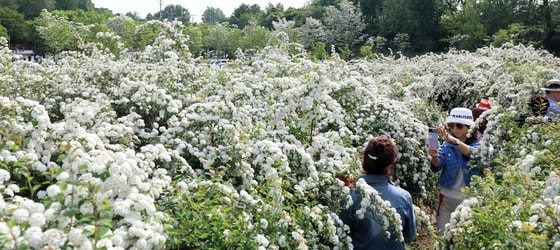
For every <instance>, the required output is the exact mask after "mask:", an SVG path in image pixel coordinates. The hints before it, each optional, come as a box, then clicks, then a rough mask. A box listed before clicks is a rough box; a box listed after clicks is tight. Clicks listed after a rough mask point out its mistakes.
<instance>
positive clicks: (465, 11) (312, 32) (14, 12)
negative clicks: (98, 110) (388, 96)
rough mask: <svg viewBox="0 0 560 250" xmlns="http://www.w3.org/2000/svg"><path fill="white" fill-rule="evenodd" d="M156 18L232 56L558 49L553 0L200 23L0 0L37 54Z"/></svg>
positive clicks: (169, 14)
mask: <svg viewBox="0 0 560 250" xmlns="http://www.w3.org/2000/svg"><path fill="white" fill-rule="evenodd" d="M43 10H47V11H45V12H43ZM159 19H169V20H178V21H181V22H183V23H185V24H186V25H185V30H184V33H185V34H186V35H189V36H190V44H189V46H190V50H191V51H192V52H193V53H199V54H200V55H212V56H214V57H234V55H235V51H236V50H237V49H238V48H241V49H242V50H243V51H244V52H251V51H257V50H259V49H261V48H263V47H264V46H265V45H266V44H268V43H269V42H270V41H271V38H273V37H276V36H275V34H277V33H279V32H281V31H282V32H284V33H286V34H287V35H288V37H289V39H290V41H291V42H296V43H300V44H302V45H303V46H305V48H306V49H307V51H309V52H310V54H311V55H312V56H313V57H314V58H317V59H323V58H326V57H328V56H329V54H330V53H331V52H332V51H331V49H332V48H335V49H336V50H337V51H336V52H337V53H338V54H339V55H340V56H341V57H342V58H344V59H351V58H355V57H360V56H371V55H373V54H375V53H397V52H398V53H401V54H404V55H407V56H413V55H419V54H425V53H428V52H444V51H447V50H448V49H449V48H457V49H464V50H469V51H474V50H475V49H477V48H480V47H483V46H501V45H502V44H504V43H506V42H513V43H522V44H525V45H532V46H534V47H536V48H543V49H546V50H548V51H549V52H551V53H553V54H555V55H559V54H560V2H559V1H553V0H544V1H543V0H539V1H535V0H478V1H477V0H312V1H310V2H309V4H307V5H306V6H304V7H302V8H292V7H290V8H285V7H284V6H283V5H282V4H276V5H274V4H269V5H268V6H266V8H265V9H264V10H263V9H261V8H260V7H259V5H256V4H253V5H247V4H241V5H240V6H239V7H237V8H236V9H235V10H234V11H233V13H232V14H231V16H229V17H226V16H225V14H224V13H223V11H222V10H221V9H219V8H215V7H207V9H206V11H205V12H204V13H203V15H202V16H201V20H202V22H201V23H199V22H194V16H193V15H191V13H190V12H189V11H188V7H183V6H181V5H168V6H165V8H163V9H161V11H160V10H156V11H155V12H154V13H150V14H148V15H146V16H145V17H140V16H139V15H138V14H137V13H132V12H130V13H127V14H126V15H115V14H113V13H112V12H111V11H110V10H108V9H105V8H96V7H95V6H94V4H93V3H92V1H91V0H0V36H3V37H6V38H8V40H9V45H10V47H11V48H16V47H17V48H19V49H22V48H25V49H32V50H34V51H35V52H36V53H38V54H44V53H49V54H57V53H58V52H61V51H65V50H79V49H80V45H81V44H85V43H84V42H85V41H95V40H98V41H100V42H103V41H104V40H107V35H110V34H116V35H118V36H119V37H120V43H119V44H115V45H114V46H113V49H114V52H115V53H118V51H119V49H122V48H123V46H124V47H125V48H128V49H130V50H141V49H144V48H145V46H146V45H147V44H151V43H152V42H153V40H154V39H155V38H156V37H157V35H158V32H159V31H158V28H157V27H156V28H154V26H144V24H145V23H146V22H149V21H151V20H159ZM139 27H146V28H139ZM100 32H101V33H100Z"/></svg>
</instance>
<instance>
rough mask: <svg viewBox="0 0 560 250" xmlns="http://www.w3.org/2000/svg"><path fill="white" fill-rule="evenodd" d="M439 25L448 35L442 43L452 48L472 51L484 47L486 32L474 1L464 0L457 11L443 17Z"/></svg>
mask: <svg viewBox="0 0 560 250" xmlns="http://www.w3.org/2000/svg"><path fill="white" fill-rule="evenodd" d="M441 24H442V26H443V27H444V28H445V29H446V31H447V33H448V36H447V37H445V38H444V39H443V41H446V42H448V43H449V44H450V45H451V46H452V47H455V48H458V49H464V50H470V51H473V50H475V49H477V48H479V47H481V46H483V45H484V38H486V30H485V28H484V25H483V24H482V22H481V17H480V10H479V9H478V5H477V3H476V0H465V3H464V4H463V5H462V7H461V9H460V10H459V11H457V12H455V13H453V14H451V13H450V14H449V15H444V17H443V18H442V19H441Z"/></svg>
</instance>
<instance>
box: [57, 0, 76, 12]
mask: <svg viewBox="0 0 560 250" xmlns="http://www.w3.org/2000/svg"><path fill="white" fill-rule="evenodd" d="M78 1H79V0H56V3H55V9H57V10H75V9H78Z"/></svg>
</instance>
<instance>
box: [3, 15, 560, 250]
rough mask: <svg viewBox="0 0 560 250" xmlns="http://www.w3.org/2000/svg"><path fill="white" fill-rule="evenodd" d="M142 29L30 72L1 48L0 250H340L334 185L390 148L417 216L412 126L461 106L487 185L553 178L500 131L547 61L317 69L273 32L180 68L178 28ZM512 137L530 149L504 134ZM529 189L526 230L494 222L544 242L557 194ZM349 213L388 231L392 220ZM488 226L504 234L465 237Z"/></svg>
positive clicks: (419, 140) (477, 59)
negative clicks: (469, 114) (529, 230)
mask: <svg viewBox="0 0 560 250" xmlns="http://www.w3.org/2000/svg"><path fill="white" fill-rule="evenodd" d="M150 27H156V28H154V29H153V30H156V31H158V32H160V33H159V36H158V37H157V38H155V39H154V42H153V43H152V44H149V45H147V46H146V48H145V49H144V50H141V51H128V50H126V49H125V48H123V47H122V46H121V45H120V43H119V38H118V37H116V36H111V35H110V34H100V35H99V37H100V38H103V39H102V42H103V43H88V44H84V45H83V48H81V50H80V51H79V52H76V51H67V52H63V53H61V54H59V55H58V56H57V60H56V61H55V60H45V61H44V62H43V63H42V64H34V63H31V62H24V61H16V62H12V61H11V52H10V51H9V50H7V49H6V48H5V46H6V41H5V40H4V41H3V43H0V44H1V45H2V46H1V48H0V62H2V63H1V64H0V93H2V96H1V97H0V114H1V117H2V120H1V121H0V191H1V192H0V194H1V195H0V198H1V199H0V244H1V245H2V248H4V249H16V248H25V247H28V248H34V249H36V248H43V247H52V248H79V249H149V248H152V249H161V248H213V247H218V246H228V247H231V248H235V247H239V246H249V247H250V248H267V249H268V248H270V249H280V248H284V249H286V248H288V249H292V248H299V249H307V248H340V249H346V248H350V244H351V242H350V238H349V236H348V231H346V229H345V227H344V225H343V224H342V222H341V221H340V220H339V218H338V216H337V214H338V212H339V211H340V209H341V207H340V204H341V201H342V200H345V199H347V196H348V192H349V187H347V186H345V185H344V182H343V181H341V180H339V178H338V177H340V176H344V178H347V179H357V177H358V176H359V175H360V174H361V173H362V170H361V166H360V152H361V150H362V148H363V146H364V143H365V142H367V140H368V139H369V138H371V137H373V136H379V135H388V136H389V137H391V138H392V139H393V140H394V141H395V143H396V144H397V147H398V149H399V156H398V160H397V163H396V165H395V168H394V170H395V171H394V172H395V173H394V178H393V179H394V181H395V183H396V184H397V185H399V186H401V187H403V188H405V189H407V190H408V191H409V192H410V193H411V194H412V196H413V200H414V202H415V204H417V205H418V207H417V208H416V210H417V211H420V210H419V207H428V208H432V209H433V208H435V200H436V194H437V192H438V190H437V185H436V181H435V180H436V176H435V175H433V174H431V172H430V171H429V163H430V161H429V157H428V154H427V149H426V146H425V145H426V138H427V130H428V129H427V128H428V127H432V126H435V125H439V124H440V123H441V122H442V121H443V119H444V118H445V116H446V110H447V109H449V108H450V107H453V106H459V105H460V106H466V107H471V106H473V104H474V103H477V102H478V100H479V98H480V97H482V96H490V97H491V98H490V100H491V102H492V105H493V106H494V107H495V108H494V109H492V110H491V112H488V113H487V114H485V118H486V119H488V121H489V122H488V128H487V130H486V131H487V133H488V135H492V136H488V137H485V138H484V140H483V147H482V148H484V146H486V147H487V146H488V145H492V146H493V147H494V148H495V149H496V153H495V154H494V155H492V156H488V155H485V154H482V152H483V151H484V150H481V151H480V152H478V154H479V155H481V156H483V157H485V158H484V160H483V161H481V162H482V164H486V165H483V166H481V167H485V166H488V165H491V166H492V167H493V169H494V172H495V176H497V177H499V178H497V179H496V180H497V181H496V182H495V183H496V184H495V185H497V186H500V185H502V183H506V184H509V182H508V181H511V182H512V183H516V182H515V181H521V180H524V179H519V178H518V177H519V176H517V177H515V178H513V177H511V176H515V174H512V172H513V173H515V171H517V172H519V170H515V169H512V168H511V166H523V167H520V168H521V169H523V170H524V171H525V170H527V169H529V170H527V171H528V172H529V173H534V175H535V178H536V177H538V178H539V179H538V180H539V181H540V182H544V181H545V180H547V179H549V182H551V183H552V182H554V180H555V177H554V175H553V172H554V171H552V170H551V169H549V168H547V169H545V168H544V167H543V166H540V171H537V170H536V169H535V168H534V167H531V166H533V165H531V164H534V162H539V161H540V160H541V159H555V158H552V157H553V156H551V154H550V153H549V152H548V151H546V150H545V149H544V148H540V149H539V151H538V152H537V151H536V150H537V149H536V148H534V147H536V146H535V145H537V143H536V142H541V139H539V138H541V137H540V135H541V133H544V132H550V131H548V130H542V131H541V130H531V128H527V127H522V128H521V129H520V130H519V131H517V130H515V129H514V128H516V127H518V125H517V124H515V122H518V121H519V119H521V117H522V116H523V115H524V114H526V113H528V112H527V111H528V109H527V108H526V107H525V103H526V100H525V98H526V97H528V96H529V94H531V93H532V92H534V91H536V90H537V89H538V86H536V84H535V83H541V82H544V81H545V80H547V79H548V78H551V77H556V76H559V73H558V71H557V69H558V68H559V67H558V66H559V65H560V63H559V61H558V59H557V58H554V57H552V56H550V55H548V54H545V53H541V52H540V51H537V50H535V49H533V48H526V47H523V46H515V47H514V46H511V45H508V46H504V47H502V48H484V49H481V50H479V51H476V52H474V53H467V52H461V51H453V50H452V51H450V52H449V53H447V54H442V55H424V56H420V57H415V58H404V57H390V56H388V57H386V56H379V57H376V59H371V60H357V61H355V62H352V63H347V62H345V61H343V60H341V59H340V58H339V57H338V56H337V55H336V54H334V55H332V56H331V58H330V59H328V60H324V61H319V62H317V61H313V60H311V59H309V58H307V57H306V55H305V53H304V51H302V50H301V46H300V45H296V44H290V43H289V42H288V41H287V39H285V36H283V35H282V33H279V34H278V35H277V37H275V39H273V40H272V43H271V45H270V46H268V47H266V48H265V49H264V50H263V51H262V53H260V54H258V55H256V56H255V57H254V58H252V59H251V61H249V59H247V58H244V57H240V58H239V59H237V60H235V61H232V62H231V63H228V64H227V65H226V66H224V67H222V68H217V67H208V65H204V63H201V62H200V61H199V60H198V59H196V58H192V57H191V54H190V51H189V49H188V46H187V45H186V44H187V41H188V37H187V36H185V35H184V33H183V31H184V27H183V26H182V24H181V23H178V22H159V21H154V22H148V23H146V25H145V26H142V27H140V29H139V30H138V32H142V29H150ZM111 39H114V42H111V41H112V40H111ZM115 50H119V51H118V53H117V52H116V51H115ZM112 53H115V54H112ZM526 62H531V63H530V64H529V63H526ZM449 69H452V70H449ZM498 90H504V91H498ZM551 126H552V125H551ZM525 130H527V131H530V135H531V137H530V138H528V137H521V136H519V135H522V134H523V131H525ZM543 138H544V137H543ZM514 139H515V140H516V141H515V142H517V144H516V145H515V148H514V146H512V145H511V141H512V140H514ZM529 139H530V140H529ZM535 141H536V142H535ZM553 142H554V140H553V139H550V141H549V140H548V139H547V140H546V143H545V145H549V146H554V145H555V144H554V143H553ZM554 147H555V148H553V149H557V146H554ZM514 149H515V150H514ZM519 149H524V151H523V150H519ZM551 152H555V151H551ZM556 152H557V151H556ZM529 155H531V156H532V157H533V158H531V157H529ZM515 159H522V160H519V162H517V161H514V160H515ZM535 159H537V160H535ZM543 161H544V160H543ZM527 171H526V172H527ZM549 176H550V177H549ZM516 178H517V179H516ZM484 183H485V182H481V184H480V187H481V188H482V190H490V189H491V187H489V188H487V189H484V188H485V186H484ZM489 183H492V182H489ZM538 183H539V182H535V185H534V188H532V189H531V190H532V192H534V193H535V194H537V193H538V194H539V195H540V193H543V192H544V190H543V189H545V190H547V191H546V192H544V193H546V194H544V193H543V194H542V200H540V203H539V204H542V206H541V205H535V206H534V207H533V209H529V210H530V211H532V213H533V214H532V215H531V216H533V215H535V216H539V217H538V219H537V220H531V219H530V218H531V217H526V216H525V215H523V216H521V215H519V214H518V213H511V217H505V218H509V219H512V220H511V221H512V223H513V221H514V220H516V221H520V222H522V223H521V225H524V224H523V223H525V222H531V223H532V222H535V223H537V224H538V223H541V222H542V223H541V224H538V226H537V227H535V228H536V230H538V232H543V233H544V232H546V233H547V235H546V237H548V238H547V239H553V238H554V237H556V236H553V234H550V233H549V232H551V231H550V230H549V227H548V225H553V223H556V222H555V221H554V217H553V215H554V214H553V211H555V210H553V209H552V207H553V206H555V205H554V204H556V203H554V202H555V200H557V198H556V197H557V196H556V193H555V190H556V189H554V188H547V187H554V185H555V184H547V185H548V186H546V185H543V184H538ZM352 188H356V189H357V190H358V191H359V190H365V189H364V187H362V186H360V185H358V186H357V187H352ZM504 190H505V189H504ZM513 190H516V189H513ZM370 191H371V192H370ZM370 191H368V195H369V196H368V197H370V200H372V201H373V200H376V199H377V198H378V196H376V195H375V192H372V190H370ZM373 191H374V190H373ZM474 192H475V191H473V193H474ZM481 192H483V191H481ZM489 192H490V191H488V192H487V193H488V194H487V193H483V194H485V195H490V194H489ZM539 192H540V193H539ZM475 194H476V193H475ZM516 194H517V193H516ZM519 194H520V193H519ZM503 197H504V198H505V197H506V196H503ZM477 200H478V202H476V203H475V202H473V203H472V204H471V203H467V204H464V206H463V208H464V210H465V211H468V208H467V207H472V208H471V211H478V210H476V209H474V207H475V204H485V203H484V202H485V201H486V200H484V199H483V198H482V197H479V196H477ZM536 201H537V200H535V202H536ZM511 204H513V203H511ZM515 204H516V205H517V204H520V203H518V202H517V201H516V203H515ZM535 204H536V203H535ZM364 205H365V206H367V208H366V207H364V209H365V210H364V212H365V211H366V210H367V211H369V212H373V213H375V214H376V215H380V214H381V215H384V216H383V217H384V218H385V219H387V223H385V224H386V225H387V226H388V227H389V226H391V227H393V228H394V229H395V230H393V232H400V231H399V230H398V228H397V225H399V222H398V220H397V218H396V217H395V216H393V214H392V212H391V211H392V210H391V209H382V208H386V207H375V206H374V207H372V206H370V205H371V204H365V203H364ZM520 206H521V205H518V206H517V207H520ZM463 208H462V209H463ZM523 209H525V208H523ZM486 210H488V211H492V210H491V209H486ZM486 210H485V211H486ZM529 210H527V209H525V211H529ZM480 211H483V210H480ZM518 215H519V216H518ZM485 216H487V214H482V215H480V217H481V218H490V217H485ZM470 218H473V217H469V216H464V218H461V219H458V218H455V221H456V222H457V223H455V224H453V225H452V226H451V227H450V231H449V233H448V235H447V236H446V238H445V239H442V241H441V244H446V243H450V244H451V242H455V239H456V238H454V237H455V236H456V235H460V234H461V233H462V232H461V230H459V229H460V228H461V226H460V225H462V224H461V223H460V222H462V221H461V220H463V221H465V222H467V221H470ZM419 221H420V222H421V223H418V225H423V228H421V229H423V230H424V229H425V230H429V228H430V225H429V222H427V221H429V216H428V215H425V214H422V213H419ZM232 222H235V223H232ZM518 224H519V223H517V222H516V223H513V224H512V225H513V226H512V227H511V228H517V229H515V230H517V231H515V232H516V233H517V232H519V230H518V228H519V227H518V226H517V225H518ZM465 225H466V224H465ZM508 225H509V224H508ZM492 226H502V225H488V226H486V227H484V228H481V229H480V230H483V229H492ZM388 227H387V228H388ZM455 228H456V229H457V230H454V229H455ZM522 228H523V227H522ZM494 229H496V228H494ZM512 230H513V229H512ZM481 232H482V231H481ZM512 232H513V231H512ZM427 235H432V234H429V233H428V234H427ZM461 235H462V237H467V238H468V235H466V234H461ZM471 235H473V234H471ZM518 235H519V234H513V233H512V234H507V235H505V234H504V237H506V238H507V237H509V238H508V239H507V240H510V242H514V239H518V238H515V237H518ZM457 237H458V236H457ZM488 244H490V243H489V242H488ZM465 245H466V246H467V245H468V244H466V243H465ZM549 245H550V244H549Z"/></svg>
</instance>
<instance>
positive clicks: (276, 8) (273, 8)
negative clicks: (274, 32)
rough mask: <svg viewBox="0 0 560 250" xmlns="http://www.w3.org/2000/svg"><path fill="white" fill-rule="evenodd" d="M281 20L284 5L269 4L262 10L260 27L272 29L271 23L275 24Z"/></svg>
mask: <svg viewBox="0 0 560 250" xmlns="http://www.w3.org/2000/svg"><path fill="white" fill-rule="evenodd" d="M282 18H284V5H283V4H281V3H278V4H276V5H273V4H272V3H269V4H268V5H267V6H266V8H265V10H264V15H263V18H261V20H262V21H261V26H263V27H265V28H268V29H272V28H273V27H272V22H277V21H278V20H281V19H282Z"/></svg>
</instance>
